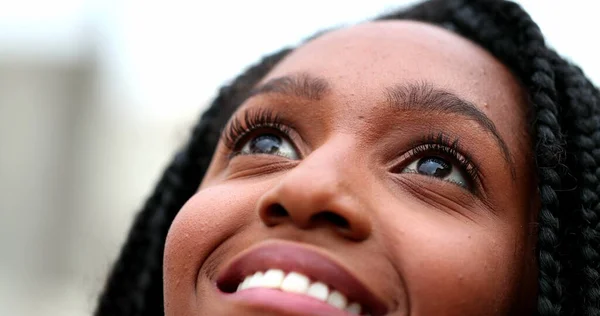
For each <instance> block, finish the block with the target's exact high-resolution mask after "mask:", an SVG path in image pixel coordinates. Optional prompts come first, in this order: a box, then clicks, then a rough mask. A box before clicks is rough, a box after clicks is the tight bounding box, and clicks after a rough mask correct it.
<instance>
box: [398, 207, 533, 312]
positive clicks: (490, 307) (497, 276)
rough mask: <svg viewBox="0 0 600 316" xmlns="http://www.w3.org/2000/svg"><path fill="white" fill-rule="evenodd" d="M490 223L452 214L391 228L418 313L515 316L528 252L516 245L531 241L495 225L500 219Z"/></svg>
mask: <svg viewBox="0 0 600 316" xmlns="http://www.w3.org/2000/svg"><path fill="white" fill-rule="evenodd" d="M423 214H427V215H423ZM487 220H488V221H490V222H488V223H486V224H489V225H481V224H482V223H476V222H470V221H465V220H463V219H461V218H457V217H454V216H452V215H449V214H446V213H444V214H435V215H432V214H431V213H427V212H423V213H422V214H412V215H409V216H405V217H403V218H401V219H399V220H395V221H394V223H392V222H390V223H388V224H387V225H388V226H387V227H386V231H387V232H389V233H388V234H386V237H387V241H388V243H389V244H388V245H389V246H390V248H391V253H392V255H393V259H392V260H394V262H395V263H396V266H397V267H398V269H400V270H401V273H402V275H403V277H404V282H405V286H406V287H407V289H408V293H410V295H411V298H410V300H411V305H412V306H411V309H412V311H413V312H416V313H417V314H418V315H492V314H494V315H504V314H507V313H509V311H510V310H511V308H512V305H513V304H514V301H515V300H516V295H518V294H517V293H518V288H519V282H520V281H519V280H521V278H522V276H523V270H524V267H525V266H524V264H523V262H524V258H523V256H524V251H523V249H522V248H523V247H517V246H516V245H523V244H525V240H524V236H522V235H521V234H519V233H518V232H515V231H513V232H511V231H509V230H506V229H502V226H503V225H501V224H499V223H491V221H494V219H487ZM496 220H498V219H496ZM482 221H483V220H482ZM492 224H493V225H492ZM499 227H500V229H499ZM521 281H522V280H521ZM450 311H451V312H452V314H449V312H450Z"/></svg>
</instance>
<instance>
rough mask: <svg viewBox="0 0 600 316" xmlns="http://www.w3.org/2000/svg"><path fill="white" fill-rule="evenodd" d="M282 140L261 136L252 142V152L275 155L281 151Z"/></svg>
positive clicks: (270, 136)
mask: <svg viewBox="0 0 600 316" xmlns="http://www.w3.org/2000/svg"><path fill="white" fill-rule="evenodd" d="M280 146H281V139H279V137H277V136H275V135H261V136H258V137H256V138H255V139H254V140H252V143H251V144H250V151H252V152H253V153H261V154H273V153H276V152H277V151H278V150H279V147H280Z"/></svg>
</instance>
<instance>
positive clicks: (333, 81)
mask: <svg viewBox="0 0 600 316" xmlns="http://www.w3.org/2000/svg"><path fill="white" fill-rule="evenodd" d="M297 73H307V74H310V75H313V76H317V77H320V78H323V79H325V80H327V81H328V82H329V86H330V88H331V89H330V94H332V95H333V96H334V97H335V98H336V99H337V100H338V101H340V102H339V104H344V109H345V111H346V112H347V111H348V110H350V111H351V110H352V107H353V106H355V109H356V110H364V109H365V107H367V108H368V107H369V106H370V105H372V104H375V102H373V101H374V100H377V99H382V98H383V97H384V94H385V89H386V88H387V87H391V86H395V85H398V84H404V83H420V82H427V83H431V84H432V85H433V86H435V87H437V88H441V89H444V90H447V91H450V92H452V93H454V94H456V95H458V96H460V97H461V98H464V99H466V100H468V101H470V102H472V103H473V104H474V105H476V106H477V107H478V108H479V109H480V110H481V111H482V112H483V113H484V114H485V115H487V116H488V117H489V118H490V119H491V120H492V121H493V122H494V124H495V125H496V127H497V128H498V131H499V133H500V134H501V136H502V137H503V138H505V140H506V141H507V143H508V144H509V147H513V148H514V146H518V145H519V144H518V142H519V138H521V136H523V135H516V134H518V133H514V131H515V128H517V130H522V131H524V130H526V128H525V125H526V120H525V108H526V106H525V102H524V97H523V91H522V89H521V87H520V85H519V83H518V82H517V80H516V78H515V77H514V76H513V75H512V74H511V72H510V71H509V70H508V69H507V68H506V67H505V66H504V65H503V64H502V63H500V62H499V61H498V60H496V59H495V58H494V57H493V56H492V55H491V54H490V53H488V52H487V51H486V50H484V49H483V48H481V47H479V46H478V45H476V44H475V43H473V42H471V41H469V40H467V39H465V38H462V37H460V36H459V35H456V34H454V33H452V32H449V31H447V30H445V29H442V28H439V27H436V26H433V25H429V24H424V23H420V22H413V21H380V22H369V23H364V24H360V25H357V26H353V27H350V28H345V29H341V30H337V31H333V32H330V33H327V34H325V35H322V36H320V37H318V38H316V39H315V40H312V41H310V42H308V43H306V44H305V45H303V46H301V47H300V48H298V49H296V50H295V51H294V52H292V53H291V54H290V55H289V56H288V57H286V58H285V59H284V60H283V61H282V62H280V63H279V64H278V65H277V66H276V67H275V68H274V69H273V70H272V71H271V72H270V73H269V74H268V75H267V77H266V78H264V79H263V80H262V82H266V81H269V80H270V79H273V78H278V77H282V76H288V75H293V74H297ZM519 147H520V146H519Z"/></svg>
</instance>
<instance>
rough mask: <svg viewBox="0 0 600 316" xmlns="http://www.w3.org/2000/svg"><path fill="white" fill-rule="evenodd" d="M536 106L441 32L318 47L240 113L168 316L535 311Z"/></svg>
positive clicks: (169, 262) (373, 32) (411, 26)
mask: <svg viewBox="0 0 600 316" xmlns="http://www.w3.org/2000/svg"><path fill="white" fill-rule="evenodd" d="M526 108H527V105H526V99H525V97H524V94H523V92H522V91H521V89H520V86H519V83H518V82H517V81H516V80H515V78H514V77H513V76H512V75H511V73H510V72H509V71H508V70H507V69H506V68H505V67H504V66H503V65H502V64H501V63H500V62H498V61H497V60H495V59H494V58H493V57H492V56H491V55H490V54H489V53H487V52H486V51H484V50H483V49H481V48H479V47H478V46H476V45H475V44H473V43H471V42H469V41H467V40H465V39H463V38H461V37H459V36H457V35H454V34H452V33H450V32H448V31H446V30H443V29H440V28H437V27H434V26H429V25H426V24H420V23H416V22H401V21H395V22H376V23H366V24H362V25H359V26H355V27H351V28H347V29H342V30H339V31H334V32H331V33H328V34H326V35H323V36H321V37H319V38H318V39H316V40H313V41H311V42H309V43H307V44H306V45H304V46H302V47H300V48H299V49H297V50H295V51H294V52H293V53H292V54H291V55H289V56H288V57H287V58H285V59H284V60H283V61H282V62H281V63H279V64H278V65H277V66H276V67H275V69H273V70H272V71H271V72H270V73H269V74H268V75H267V77H266V78H264V79H263V80H262V81H261V82H260V83H259V84H258V85H257V86H256V87H255V89H254V91H253V93H252V95H251V96H250V97H249V98H248V99H247V100H246V101H245V102H244V103H243V104H242V105H241V106H240V108H239V109H238V110H237V112H236V113H235V114H234V116H233V119H232V121H231V122H230V124H229V126H228V127H227V128H226V130H225V132H224V135H225V137H224V138H223V139H222V140H221V141H220V143H219V145H218V148H217V150H216V152H215V155H214V157H213V160H212V164H211V166H210V168H209V170H208V173H207V174H206V177H205V178H204V181H203V183H202V185H201V187H200V189H199V191H198V192H197V193H196V194H195V195H194V196H193V197H192V198H191V199H190V200H189V201H188V202H187V204H186V205H185V206H184V207H183V208H182V209H181V211H180V212H179V214H178V215H177V218H176V219H175V221H174V222H173V225H172V226H171V229H170V231H169V235H168V239H167V244H166V248H165V258H164V278H165V279H164V285H165V309H166V314H167V315H350V311H353V312H356V311H357V309H358V308H359V305H360V309H361V312H360V314H371V315H384V314H385V315H387V314H389V315H519V314H526V313H528V312H529V311H530V310H531V308H532V305H534V304H535V297H536V293H535V288H536V287H535V285H536V274H537V273H536V268H535V266H536V265H535V259H534V258H535V255H534V252H535V251H534V245H535V237H534V236H535V234H534V232H533V231H534V229H533V226H532V222H533V220H534V219H535V217H536V216H537V212H536V209H537V201H538V199H537V190H536V186H535V178H534V173H533V171H532V170H533V168H532V161H531V156H532V152H531V150H530V147H531V146H530V139H529V136H528V133H527V122H526ZM256 272H261V273H264V274H261V273H256ZM252 275H255V277H253V278H252V279H251V278H248V280H247V281H245V282H243V284H242V285H241V286H240V283H242V281H244V280H245V279H246V277H248V276H252ZM324 301H325V302H324ZM327 302H329V303H327ZM344 306H346V309H347V310H350V311H344Z"/></svg>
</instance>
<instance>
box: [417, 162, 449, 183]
mask: <svg viewBox="0 0 600 316" xmlns="http://www.w3.org/2000/svg"><path fill="white" fill-rule="evenodd" d="M417 172H419V173H420V174H425V175H428V176H432V177H438V178H445V177H446V176H448V175H449V174H450V173H451V172H452V165H450V164H449V163H448V162H446V161H445V160H444V159H442V158H439V157H427V158H424V159H421V160H420V161H419V163H418V164H417Z"/></svg>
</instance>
